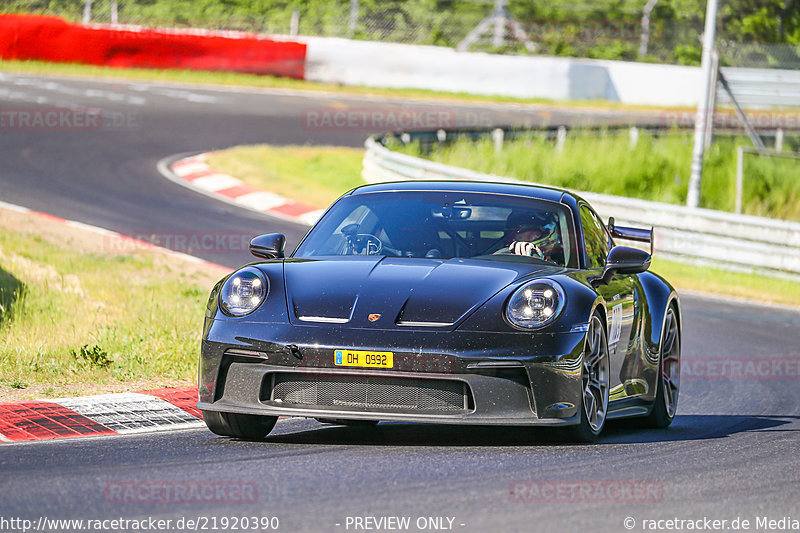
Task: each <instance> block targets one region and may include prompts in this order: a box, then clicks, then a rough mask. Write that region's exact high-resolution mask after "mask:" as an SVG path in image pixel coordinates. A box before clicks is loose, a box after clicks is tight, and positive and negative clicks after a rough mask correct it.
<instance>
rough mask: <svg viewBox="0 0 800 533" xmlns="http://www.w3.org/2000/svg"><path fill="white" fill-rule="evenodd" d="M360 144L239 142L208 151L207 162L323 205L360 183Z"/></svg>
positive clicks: (246, 179) (284, 193)
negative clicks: (283, 145)
mask: <svg viewBox="0 0 800 533" xmlns="http://www.w3.org/2000/svg"><path fill="white" fill-rule="evenodd" d="M363 157H364V150H363V149H362V148H342V147H333V146H285V147H278V146H271V145H266V144H261V145H254V146H239V147H236V148H230V149H228V150H222V151H219V152H214V153H212V154H211V155H210V156H209V158H208V164H209V165H210V166H211V167H212V168H214V169H215V170H218V171H220V172H223V173H225V174H230V175H231V176H236V177H237V178H239V179H241V180H243V181H244V182H246V183H248V184H250V185H252V186H254V187H257V188H259V189H264V190H267V191H271V192H274V193H277V194H280V195H281V196H285V197H287V198H292V199H294V200H296V201H298V202H302V203H304V204H308V205H312V206H316V207H327V206H328V205H329V204H331V203H332V202H333V201H334V200H336V199H337V198H338V197H339V196H341V195H342V193H344V192H347V191H348V190H350V189H352V188H353V187H358V186H359V185H363V184H364V181H363V180H362V179H361V160H362V158H363Z"/></svg>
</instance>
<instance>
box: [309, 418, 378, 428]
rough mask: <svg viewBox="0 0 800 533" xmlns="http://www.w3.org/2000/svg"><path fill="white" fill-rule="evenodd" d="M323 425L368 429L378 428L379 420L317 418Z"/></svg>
mask: <svg viewBox="0 0 800 533" xmlns="http://www.w3.org/2000/svg"><path fill="white" fill-rule="evenodd" d="M315 420H316V421H317V422H319V423H321V424H336V425H337V426H351V427H367V426H377V425H378V421H377V420H343V419H341V418H316V419H315Z"/></svg>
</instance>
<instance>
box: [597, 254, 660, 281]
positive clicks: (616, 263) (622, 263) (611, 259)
mask: <svg viewBox="0 0 800 533" xmlns="http://www.w3.org/2000/svg"><path fill="white" fill-rule="evenodd" d="M648 268H650V254H649V253H647V252H645V251H644V250H640V249H638V248H631V247H629V246H615V247H613V248H612V249H611V251H609V252H608V257H607V258H606V268H605V271H604V272H603V277H604V278H605V276H606V274H608V273H612V272H618V273H620V274H638V273H640V272H644V271H645V270H647V269H648Z"/></svg>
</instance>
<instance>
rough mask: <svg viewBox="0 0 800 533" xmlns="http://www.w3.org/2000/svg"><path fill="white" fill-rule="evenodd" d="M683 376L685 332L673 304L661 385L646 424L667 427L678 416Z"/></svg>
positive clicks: (663, 347)
mask: <svg viewBox="0 0 800 533" xmlns="http://www.w3.org/2000/svg"><path fill="white" fill-rule="evenodd" d="M680 376H681V332H680V328H679V327H678V318H677V315H676V313H675V309H674V307H673V306H672V305H670V306H669V308H668V309H667V316H666V318H665V319H664V329H663V331H662V332H661V345H660V346H659V362H658V386H657V387H656V397H655V399H654V400H653V407H652V408H651V409H650V414H649V415H647V416H646V417H645V418H643V419H641V420H642V424H641V425H642V426H644V427H649V428H665V427H667V426H669V425H670V424H671V423H672V420H673V418H675V411H676V409H677V407H678V392H679V390H680Z"/></svg>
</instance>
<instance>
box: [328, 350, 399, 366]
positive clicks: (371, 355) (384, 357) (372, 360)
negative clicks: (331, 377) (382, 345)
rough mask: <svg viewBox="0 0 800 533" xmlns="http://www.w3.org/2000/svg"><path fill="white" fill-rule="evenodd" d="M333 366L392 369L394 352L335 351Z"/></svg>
mask: <svg viewBox="0 0 800 533" xmlns="http://www.w3.org/2000/svg"><path fill="white" fill-rule="evenodd" d="M333 364H335V365H336V366H358V367H361V368H392V367H393V366H394V354H393V353H392V352H370V351H366V350H334V351H333Z"/></svg>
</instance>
